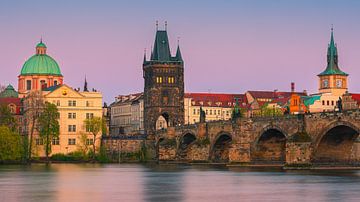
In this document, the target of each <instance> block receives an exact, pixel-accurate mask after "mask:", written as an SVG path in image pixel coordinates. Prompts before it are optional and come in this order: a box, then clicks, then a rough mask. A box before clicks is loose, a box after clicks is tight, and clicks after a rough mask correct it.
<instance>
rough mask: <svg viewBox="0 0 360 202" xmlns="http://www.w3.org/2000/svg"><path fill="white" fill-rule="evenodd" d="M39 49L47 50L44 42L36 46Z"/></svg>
mask: <svg viewBox="0 0 360 202" xmlns="http://www.w3.org/2000/svg"><path fill="white" fill-rule="evenodd" d="M39 47H44V48H46V45H45V44H44V43H43V42H42V41H40V43H38V45H36V48H39Z"/></svg>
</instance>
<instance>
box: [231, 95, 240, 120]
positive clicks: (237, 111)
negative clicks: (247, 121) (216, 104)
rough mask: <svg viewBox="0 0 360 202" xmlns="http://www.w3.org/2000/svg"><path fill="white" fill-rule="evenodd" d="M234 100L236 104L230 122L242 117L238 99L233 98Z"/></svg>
mask: <svg viewBox="0 0 360 202" xmlns="http://www.w3.org/2000/svg"><path fill="white" fill-rule="evenodd" d="M235 100H236V103H235V106H234V109H233V111H232V114H231V120H233V121H235V120H236V119H238V118H241V117H242V114H241V110H240V107H239V98H235Z"/></svg>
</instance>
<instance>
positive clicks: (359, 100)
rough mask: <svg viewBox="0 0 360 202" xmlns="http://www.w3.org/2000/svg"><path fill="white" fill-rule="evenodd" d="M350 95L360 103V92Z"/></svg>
mask: <svg viewBox="0 0 360 202" xmlns="http://www.w3.org/2000/svg"><path fill="white" fill-rule="evenodd" d="M350 95H351V97H352V99H353V100H354V101H356V102H357V103H358V104H360V94H355V93H351V94H350Z"/></svg>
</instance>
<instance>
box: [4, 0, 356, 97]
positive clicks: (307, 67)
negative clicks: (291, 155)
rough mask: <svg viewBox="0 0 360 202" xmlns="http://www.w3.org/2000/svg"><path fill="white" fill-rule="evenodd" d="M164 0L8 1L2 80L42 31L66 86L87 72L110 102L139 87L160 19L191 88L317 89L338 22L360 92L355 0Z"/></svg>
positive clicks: (344, 63) (12, 74)
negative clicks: (292, 86)
mask: <svg viewBox="0 0 360 202" xmlns="http://www.w3.org/2000/svg"><path fill="white" fill-rule="evenodd" d="M166 2H167V1H158V0H156V1H151V2H150V1H136V2H134V1H122V2H118V1H110V0H109V1H101V3H100V1H82V2H81V1H79V2H76V3H74V2H72V1H62V2H49V1H42V0H37V1H34V2H27V1H25V2H21V3H19V2H13V1H8V2H5V3H2V5H1V7H0V24H1V26H2V28H1V31H0V36H1V37H0V44H1V48H0V52H1V57H0V83H1V84H3V85H4V84H8V83H11V84H13V85H14V86H15V87H17V76H18V75H19V73H20V70H21V67H22V65H23V63H24V62H25V60H26V59H28V58H29V57H30V56H32V55H33V54H34V52H35V45H36V44H37V42H38V41H39V39H40V37H41V36H42V37H43V40H44V42H45V43H46V45H47V46H48V54H49V55H51V56H52V57H53V58H54V59H56V61H57V62H58V63H59V65H60V67H61V71H62V73H63V75H64V77H65V83H67V84H68V85H70V86H72V87H82V86H83V80H84V77H85V74H86V76H87V78H88V82H89V85H90V88H93V87H94V88H96V89H98V90H100V91H102V92H103V94H104V101H107V102H111V101H113V98H114V97H115V96H116V95H119V94H128V93H135V92H140V91H143V78H142V59H143V52H144V48H147V49H148V50H149V49H150V48H151V46H152V44H153V43H154V37H155V21H156V20H159V21H160V27H162V25H161V24H162V22H164V21H165V20H167V21H168V34H169V38H170V43H171V45H172V46H171V48H172V52H173V53H175V50H176V49H175V48H176V38H177V37H180V47H181V51H182V55H183V58H184V61H185V89H186V92H209V91H210V92H225V93H226V92H229V93H243V92H245V91H246V90H274V89H278V90H289V89H290V82H295V83H296V89H297V90H299V91H301V90H303V89H306V90H308V92H311V93H316V92H317V84H318V83H317V82H318V81H317V76H316V75H317V74H318V73H320V72H321V71H323V70H324V69H325V67H326V48H327V44H328V42H329V40H330V28H331V24H334V29H335V41H336V43H337V44H338V50H339V61H340V62H339V65H340V68H341V69H342V70H343V71H345V72H347V73H349V74H350V76H349V90H350V91H351V92H360V85H359V84H360V76H358V75H360V68H358V67H359V66H360V57H359V55H360V49H359V47H360V40H359V36H360V28H359V23H358V20H359V19H360V14H359V12H358V10H359V9H360V2H358V1H346V3H347V4H344V3H343V2H342V1H325V0H324V1H316V2H313V1H310V0H309V1H301V2H299V1H277V3H276V4H275V3H270V2H268V1H227V2H226V3H224V2H220V1H199V2H196V3H194V2H192V1H182V2H171V3H166ZM35 11H36V12H35ZM37 11H41V12H37Z"/></svg>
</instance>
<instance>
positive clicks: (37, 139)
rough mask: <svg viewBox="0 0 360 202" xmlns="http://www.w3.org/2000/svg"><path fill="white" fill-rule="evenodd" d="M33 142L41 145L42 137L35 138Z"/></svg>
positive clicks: (42, 142)
mask: <svg viewBox="0 0 360 202" xmlns="http://www.w3.org/2000/svg"><path fill="white" fill-rule="evenodd" d="M35 144H36V145H43V144H44V141H43V139H40V138H36V139H35Z"/></svg>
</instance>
